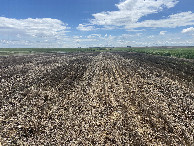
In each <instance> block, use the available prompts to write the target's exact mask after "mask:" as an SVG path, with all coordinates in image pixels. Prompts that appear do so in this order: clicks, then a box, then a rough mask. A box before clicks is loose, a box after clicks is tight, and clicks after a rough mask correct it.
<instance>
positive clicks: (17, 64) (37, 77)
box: [0, 52, 194, 145]
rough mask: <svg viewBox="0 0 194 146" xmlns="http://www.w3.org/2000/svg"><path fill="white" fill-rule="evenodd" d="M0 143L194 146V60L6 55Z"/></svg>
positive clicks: (0, 73)
mask: <svg viewBox="0 0 194 146" xmlns="http://www.w3.org/2000/svg"><path fill="white" fill-rule="evenodd" d="M0 82H1V84H0V145H192V144H193V143H194V139H193V135H194V128H193V127H194V88H193V84H194V61H193V60H183V59H176V58H168V57H159V56H152V55H146V54H140V53H127V52H120V53H119V52H117V53H116V52H115V53H114V52H112V53H109V52H102V53H72V54H70V53H69V54H39V55H25V56H8V57H5V56H4V57H0Z"/></svg>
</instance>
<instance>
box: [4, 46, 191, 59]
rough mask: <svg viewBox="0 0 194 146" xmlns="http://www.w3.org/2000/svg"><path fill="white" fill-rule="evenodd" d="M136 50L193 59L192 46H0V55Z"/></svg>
mask: <svg viewBox="0 0 194 146" xmlns="http://www.w3.org/2000/svg"><path fill="white" fill-rule="evenodd" d="M121 51H122V52H137V53H145V54H152V55H158V56H168V57H177V58H186V59H194V47H192V46H190V47H175V48H164V47H158V48H151V47H142V48H127V47H126V48H120V47H113V48H111V47H110V48H106V47H102V48H101V47H96V48H0V56H8V55H26V54H40V53H77V52H82V53H83V52H121Z"/></svg>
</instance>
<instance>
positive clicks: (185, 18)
mask: <svg viewBox="0 0 194 146" xmlns="http://www.w3.org/2000/svg"><path fill="white" fill-rule="evenodd" d="M188 25H194V13H192V12H191V11H189V12H181V13H177V14H174V15H170V16H169V17H168V18H166V19H159V20H145V21H142V22H137V23H134V24H127V25H126V28H127V29H131V28H139V27H154V28H157V27H160V28H175V27H180V26H188Z"/></svg>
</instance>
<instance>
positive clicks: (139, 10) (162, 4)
mask: <svg viewBox="0 0 194 146" xmlns="http://www.w3.org/2000/svg"><path fill="white" fill-rule="evenodd" d="M177 3H178V1H177V0H125V1H122V2H120V3H119V4H116V6H117V7H118V9H119V10H118V11H108V12H101V13H96V14H93V16H94V19H92V20H91V21H90V22H91V24H94V25H114V26H124V25H127V23H132V24H133V23H136V22H137V21H138V20H139V19H140V18H142V17H143V16H146V15H148V14H153V13H158V12H159V11H162V10H163V8H171V7H174V6H175V5H176V4H177Z"/></svg>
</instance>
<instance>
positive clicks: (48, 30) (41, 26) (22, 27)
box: [0, 17, 68, 37]
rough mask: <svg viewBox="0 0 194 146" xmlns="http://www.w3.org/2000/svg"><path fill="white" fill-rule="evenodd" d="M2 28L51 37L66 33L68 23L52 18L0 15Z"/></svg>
mask: <svg viewBox="0 0 194 146" xmlns="http://www.w3.org/2000/svg"><path fill="white" fill-rule="evenodd" d="M0 22H1V23H0V30H4V31H13V30H14V31H18V32H23V33H24V34H27V35H31V36H33V37H49V36H57V35H64V34H65V32H66V30H67V29H68V27H67V24H64V23H63V22H62V21H60V20H57V19H51V18H42V19H32V18H28V19H10V18H5V17H0Z"/></svg>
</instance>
